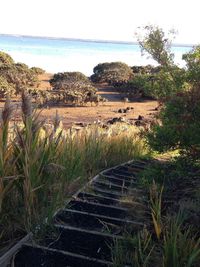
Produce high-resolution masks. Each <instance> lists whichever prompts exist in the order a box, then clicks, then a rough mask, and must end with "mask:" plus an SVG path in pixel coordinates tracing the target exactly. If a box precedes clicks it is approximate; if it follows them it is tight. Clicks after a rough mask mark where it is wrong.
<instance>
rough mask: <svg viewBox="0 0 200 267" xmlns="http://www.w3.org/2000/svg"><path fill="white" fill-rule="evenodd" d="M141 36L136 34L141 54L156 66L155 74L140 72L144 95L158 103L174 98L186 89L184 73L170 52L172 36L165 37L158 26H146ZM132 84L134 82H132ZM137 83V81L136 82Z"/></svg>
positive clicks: (172, 33)
mask: <svg viewBox="0 0 200 267" xmlns="http://www.w3.org/2000/svg"><path fill="white" fill-rule="evenodd" d="M142 33H143V35H139V34H137V38H138V42H139V44H140V46H141V49H142V51H143V52H147V53H148V54H149V55H150V56H151V57H152V58H153V59H154V60H155V61H156V62H157V63H158V64H159V66H158V67H156V68H157V70H156V71H155V72H145V73H144V74H143V73H142V74H141V72H140V74H141V76H142V77H139V79H140V80H141V81H142V80H143V84H142V82H140V83H141V86H142V88H141V89H142V90H143V91H144V93H145V95H148V96H151V97H154V98H156V99H158V100H160V101H165V100H166V98H168V97H172V96H174V95H175V94H176V93H177V92H180V91H183V90H184V89H185V87H186V82H187V79H186V73H185V70H184V69H180V68H179V67H178V66H176V65H175V64H174V61H173V58H174V55H173V53H172V52H171V43H172V40H173V39H172V37H173V38H174V31H171V32H170V34H171V35H172V37H171V39H170V36H169V37H166V35H165V33H164V31H163V30H162V29H161V28H159V27H158V26H152V25H150V26H146V27H144V29H143V32H142ZM133 83H134V80H133ZM136 83H137V81H136Z"/></svg>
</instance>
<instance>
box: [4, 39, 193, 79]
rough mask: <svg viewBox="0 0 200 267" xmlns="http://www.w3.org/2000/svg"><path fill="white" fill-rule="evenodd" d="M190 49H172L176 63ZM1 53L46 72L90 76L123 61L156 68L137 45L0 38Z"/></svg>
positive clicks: (179, 62) (180, 62)
mask: <svg viewBox="0 0 200 267" xmlns="http://www.w3.org/2000/svg"><path fill="white" fill-rule="evenodd" d="M190 49H191V48H190V47H173V52H174V53H175V61H176V62H177V63H178V64H179V65H181V66H182V65H183V64H184V62H183V61H182V60H181V57H182V54H183V53H185V52H187V51H189V50H190ZM0 51H4V52H6V53H9V54H10V55H11V56H12V57H13V59H14V60H15V61H16V62H23V63H26V64H27V65H28V66H30V67H33V66H37V67H41V68H43V69H45V70H46V71H47V72H52V73H55V72H61V71H81V72H83V73H84V74H86V75H91V74H92V72H93V68H94V66H96V65H97V64H98V63H103V62H111V61H122V62H125V63H127V64H129V65H130V66H133V65H146V64H155V62H154V61H153V60H151V59H148V58H147V57H146V56H141V52H140V48H139V46H138V45H134V44H116V43H101V42H85V41H76V40H66V39H65V40H63V39H51V38H49V39H48V38H38V37H37V38H35V37H21V36H20V37H17V36H3V35H0Z"/></svg>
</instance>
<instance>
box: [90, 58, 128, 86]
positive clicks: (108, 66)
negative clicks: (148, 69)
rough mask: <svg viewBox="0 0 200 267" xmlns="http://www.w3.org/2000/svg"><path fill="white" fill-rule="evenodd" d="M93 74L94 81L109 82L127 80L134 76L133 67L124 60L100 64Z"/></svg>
mask: <svg viewBox="0 0 200 267" xmlns="http://www.w3.org/2000/svg"><path fill="white" fill-rule="evenodd" d="M93 72H94V74H93V75H92V76H91V80H92V81H93V82H107V83H109V84H113V83H119V82H126V81H128V80H130V79H131V78H132V77H133V71H132V69H131V68H130V67H129V66H128V65H127V64H125V63H122V62H111V63H101V64H98V65H97V66H96V67H94V69H93Z"/></svg>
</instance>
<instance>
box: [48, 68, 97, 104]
mask: <svg viewBox="0 0 200 267" xmlns="http://www.w3.org/2000/svg"><path fill="white" fill-rule="evenodd" d="M50 84H51V86H52V87H53V90H54V91H57V92H58V94H59V97H60V100H61V101H62V102H64V103H74V104H76V105H79V104H83V103H85V102H86V103H87V102H96V103H97V102H99V101H100V99H99V98H98V96H97V95H96V91H97V89H96V88H95V87H94V86H93V85H92V84H91V82H90V80H89V79H88V78H87V77H86V76H85V75H84V74H82V73H80V72H63V73H57V74H54V76H53V78H52V79H51V80H50Z"/></svg>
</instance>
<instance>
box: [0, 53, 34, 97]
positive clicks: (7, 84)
mask: <svg viewBox="0 0 200 267" xmlns="http://www.w3.org/2000/svg"><path fill="white" fill-rule="evenodd" d="M0 78H1V83H2V85H3V87H2V89H1V91H2V94H1V97H4V94H7V93H8V94H10V93H11V91H12V93H16V94H18V93H20V92H21V91H22V90H23V89H24V88H30V87H37V86H38V78H37V74H36V73H35V72H34V71H33V70H32V69H30V68H29V67H28V66H27V65H26V64H24V63H14V60H13V59H12V58H11V57H10V56H9V55H8V54H5V53H3V52H0ZM3 92H4V93H3Z"/></svg>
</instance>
